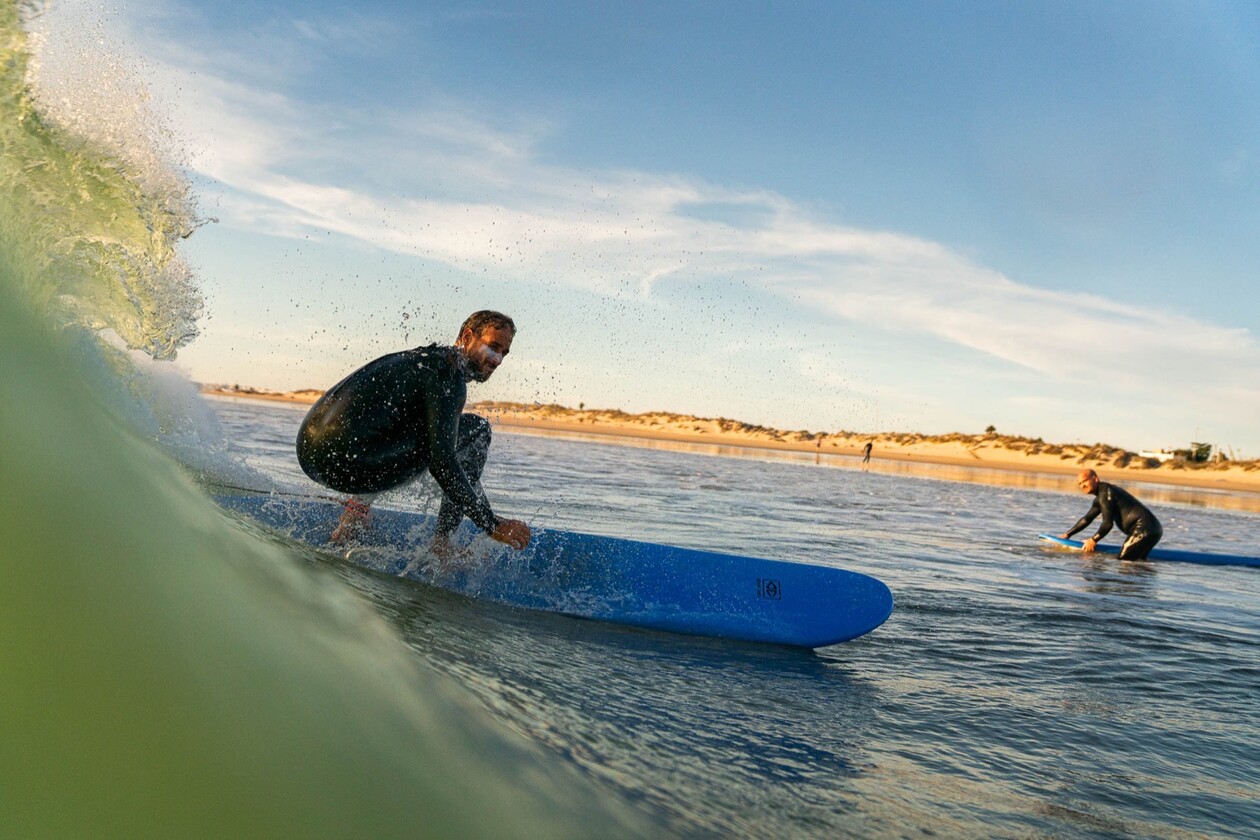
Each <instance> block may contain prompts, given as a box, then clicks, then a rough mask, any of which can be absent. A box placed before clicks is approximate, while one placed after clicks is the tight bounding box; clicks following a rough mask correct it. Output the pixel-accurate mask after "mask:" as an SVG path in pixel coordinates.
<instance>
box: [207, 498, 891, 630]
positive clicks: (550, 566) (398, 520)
mask: <svg viewBox="0 0 1260 840" xmlns="http://www.w3.org/2000/svg"><path fill="white" fill-rule="evenodd" d="M214 498H215V501H216V502H218V504H219V505H220V506H221V507H223V508H225V509H227V510H229V511H233V512H235V513H238V514H242V515H244V516H245V517H248V518H249V519H252V520H254V521H256V522H258V523H261V524H262V525H265V526H267V527H269V528H272V529H275V530H278V531H281V532H283V533H284V534H286V535H288V536H289V537H291V538H293V539H296V540H299V541H301V542H303V543H306V544H308V545H311V546H313V547H315V548H317V549H319V550H321V551H327V552H331V553H335V554H337V555H340V556H343V557H346V558H347V559H349V560H351V561H352V562H355V563H357V564H359V565H362V566H366V567H369V568H373V569H375V570H377V571H380V572H384V573H386V574H392V575H398V576H402V577H407V578H411V579H413V580H417V581H420V582H422V583H426V584H429V585H432V586H438V587H441V588H443V589H449V590H452V591H455V592H460V593H463V594H465V595H469V596H472V597H475V598H483V599H488V600H491V601H496V602H499V603H503V604H511V605H514V606H518V607H526V608H529V609H536V610H546V611H549V612H558V613H563V614H566V615H572V616H579V617H582V618H590V619H596V620H600V621H610V622H616V623H620V624H630V625H635V626H639V627H649V628H653V629H657V630H668V631H673V632H677V633H687V634H692V635H699V636H715V637H720V638H728V639H740V640H744V641H752V642H769V643H774V644H782V645H792V646H795V647H804V648H818V647H824V646H826V645H833V644H837V643H839V642H845V641H848V640H850V639H853V638H856V637H858V636H861V635H863V634H865V633H869V632H870V631H872V630H874V629H875V628H876V627H879V626H880V625H881V624H883V623H884V621H885V620H887V618H888V616H889V615H890V614H891V613H892V608H893V598H892V593H891V592H890V591H889V589H888V587H887V586H885V585H884V583H883V582H882V581H879V580H877V579H875V578H873V577H870V576H868V575H863V574H858V573H857V572H850V571H846V570H844V569H837V568H833V567H830V566H816V565H812V564H808V563H793V562H788V561H782V560H762V559H758V558H754V557H740V556H737V555H730V554H719V553H716V552H711V551H698V550H694V549H687V548H676V547H673V546H667V545H657V544H655V543H649V542H637V541H634V540H625V539H618V538H615V537H604V536H597V535H594V534H583V533H578V532H572V531H561V530H554V529H535V531H534V536H533V540H532V542H531V543H530V546H529V548H527V549H525V550H524V551H514V550H513V549H511V548H508V547H507V546H504V545H502V544H500V543H497V542H494V541H493V540H491V539H489V538H488V537H485V536H484V535H480V534H479V533H478V532H476V531H475V530H474V529H473V528H472V527H471V525H470V523H467V522H465V523H464V525H463V526H462V529H461V531H460V532H457V534H456V539H457V542H466V547H467V553H466V555H465V556H462V557H460V558H456V559H454V560H451V561H448V562H441V561H438V560H437V559H436V558H434V557H433V555H432V554H431V553H430V552H429V551H428V544H429V540H430V538H431V536H432V534H433V527H434V524H435V518H434V517H430V516H425V515H422V514H415V513H406V512H402V511H393V510H383V509H374V510H373V511H372V524H371V527H370V528H369V529H368V531H367V532H366V533H365V534H364V535H363V536H362V537H361V538H360V539H359V540H357V541H356V542H355V543H354V544H352V545H351V546H349V547H348V548H347V547H346V546H340V545H332V544H330V543H329V541H328V537H329V535H330V534H331V533H332V529H333V527H334V525H335V524H336V522H337V518H338V517H339V516H340V514H341V510H342V508H341V505H340V504H337V503H336V502H334V501H332V500H312V499H305V498H289V497H282V496H271V495H265V494H245V493H233V494H225V495H220V494H216V495H215V496H214Z"/></svg>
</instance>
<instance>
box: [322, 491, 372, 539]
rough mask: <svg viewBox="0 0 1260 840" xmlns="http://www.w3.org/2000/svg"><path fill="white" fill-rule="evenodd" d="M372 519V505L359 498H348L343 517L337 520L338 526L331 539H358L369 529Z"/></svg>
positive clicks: (342, 513)
mask: <svg viewBox="0 0 1260 840" xmlns="http://www.w3.org/2000/svg"><path fill="white" fill-rule="evenodd" d="M371 519H372V509H371V508H370V507H368V506H367V505H366V504H364V503H363V502H360V501H359V500H357V499H346V509H345V510H343V511H342V512H341V518H340V519H338V520H337V527H336V528H334V529H333V532H332V536H331V537H329V539H330V540H332V541H333V542H335V543H345V542H350V541H351V540H356V539H358V538H359V536H360V535H361V534H362V533H363V532H364V531H366V530H367V526H368V523H369V522H371Z"/></svg>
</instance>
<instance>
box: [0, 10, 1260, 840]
mask: <svg viewBox="0 0 1260 840" xmlns="http://www.w3.org/2000/svg"><path fill="white" fill-rule="evenodd" d="M22 5H23V6H27V7H33V6H34V5H35V4H22ZM30 49H31V48H30V44H29V42H28V39H27V37H26V35H25V33H24V32H23V30H22V28H21V27H20V26H19V6H18V5H17V4H14V3H11V2H0V53H2V55H0V58H2V59H3V60H2V61H0V80H2V81H0V143H2V151H3V154H2V155H0V383H2V384H3V386H4V399H3V400H0V544H2V545H3V546H4V548H3V550H0V598H2V599H3V600H2V606H3V608H2V609H0V837H4V838H9V837H13V838H44V837H47V838H70V837H128V838H142V837H161V838H169V837H233V838H237V837H272V836H274V837H320V838H324V837H372V838H386V837H442V838H448V837H547V838H552V837H592V836H600V837H622V836H625V837H662V836H671V837H672V836H677V837H765V836H773V837H904V836H921V835H945V836H975V835H981V836H994V837H1028V836H1052V837H1248V836H1251V837H1254V836H1260V835H1258V834H1257V829H1256V828H1255V827H1256V826H1257V825H1260V770H1258V769H1257V768H1260V724H1258V723H1257V711H1260V704H1258V702H1257V698H1258V697H1260V597H1258V596H1260V574H1258V573H1257V570H1256V569H1247V568H1233V567H1220V568H1213V567H1203V566H1193V565H1184V564H1158V563H1119V562H1118V561H1116V560H1112V559H1105V558H1086V557H1082V556H1079V555H1071V554H1063V553H1056V552H1053V551H1048V550H1046V549H1043V548H1042V547H1041V546H1040V545H1039V544H1038V543H1037V542H1036V541H1035V540H1034V535H1035V534H1036V533H1037V532H1038V531H1043V530H1047V529H1049V530H1062V529H1063V528H1065V527H1066V526H1067V525H1068V524H1069V523H1071V522H1072V521H1074V520H1075V519H1076V517H1077V516H1079V514H1080V513H1081V512H1082V511H1083V510H1084V508H1085V507H1086V504H1085V502H1086V501H1087V500H1086V499H1085V498H1084V497H1083V496H1081V495H1079V494H1067V493H1062V492H1056V491H1054V490H1050V489H1045V488H1038V487H993V486H988V485H983V484H973V483H965V482H959V481H952V480H940V479H932V478H924V477H920V476H914V475H897V474H886V473H881V472H878V471H872V472H869V473H863V472H861V471H858V470H853V469H843V468H835V467H833V466H830V465H828V464H813V463H811V462H810V461H809V460H807V459H806V460H803V461H802V460H787V459H780V458H772V457H769V456H766V457H760V458H737V457H716V456H713V455H710V454H706V453H705V452H700V451H697V452H680V451H672V450H666V449H649V448H642V447H621V446H611V445H607V444H601V443H595V442H590V441H575V440H565V439H557V438H547V437H532V436H525V435H513V434H502V433H501V434H498V435H497V436H496V442H495V446H494V449H493V452H492V454H491V459H490V463H489V465H488V467H487V473H486V476H485V484H486V488H487V492H488V494H489V496H490V498H491V499H492V501H493V502H494V504H495V506H496V509H497V510H498V511H499V512H500V513H502V514H506V515H514V516H518V517H521V518H525V519H528V520H529V521H531V522H533V523H535V524H538V525H546V526H550V527H561V528H571V529H579V530H586V531H592V532H597V533H604V534H611V535H615V536H624V537H631V538H636V539H648V540H654V541H658V542H669V543H674V544H679V545H685V546H691V547H696V548H703V549H712V550H719V551H729V552H737V553H743V554H753V555H761V556H766V557H774V558H783V559H793V560H798V561H802V562H810V563H819V564H835V565H839V566H842V567H844V568H848V569H852V570H855V571H860V572H865V573H868V574H872V575H875V576H876V577H879V578H880V579H882V580H884V581H885V582H886V583H888V585H889V586H890V587H891V588H892V590H893V592H894V595H895V597H896V599H897V606H896V609H895V611H894V613H893V615H892V617H891V618H890V619H889V621H888V622H887V623H886V624H885V625H884V626H883V627H881V628H879V629H878V630H876V631H875V632H873V633H871V634H870V635H868V636H865V637H862V638H860V639H857V640H854V641H852V642H849V643H846V644H843V645H838V646H834V647H830V648H825V649H822V650H819V651H813V652H810V651H798V650H790V649H783V648H776V647H770V646H759V645H750V644H737V643H731V642H724V641H721V640H714V639H699V638H689V637H685V636H678V635H671V634H665V633H654V632H648V631H642V630H635V629H631V628H623V627H617V626H612V625H607V624H600V623H597V622H590V621H582V620H577V619H570V618H566V617H563V616H557V615H549V614H541V613H533V612H529V611H523V610H515V609H510V608H505V607H500V606H496V605H493V604H487V603H481V602H477V601H475V600H469V599H466V598H463V597H460V596H456V595H452V594H449V593H445V592H443V591H441V590H437V589H433V588H429V587H425V586H422V585H418V584H415V583H412V582H409V581H403V580H399V579H396V578H391V577H386V576H382V575H379V574H376V573H373V572H371V571H368V570H364V569H360V568H358V567H356V566H354V565H352V564H350V563H347V562H346V561H344V560H340V559H338V558H336V557H331V556H325V555H322V554H318V553H316V552H313V551H311V550H309V549H306V548H304V547H302V546H299V545H295V544H293V543H292V542H291V541H289V540H287V539H286V538H285V537H284V536H283V535H279V534H274V533H269V532H266V531H263V530H260V529H257V528H254V527H251V526H249V525H248V524H246V523H241V522H239V521H237V520H234V519H231V518H229V517H226V516H225V515H223V514H222V513H220V512H219V510H218V509H217V508H216V507H215V506H214V504H213V503H212V502H211V501H210V499H209V496H208V488H210V487H211V486H212V485H215V484H223V483H232V484H237V485H245V486H252V487H259V488H261V487H274V488H280V489H284V490H286V491H289V492H311V491H313V490H314V488H312V486H311V485H310V484H309V482H306V480H305V479H304V478H303V477H302V476H301V474H300V472H299V471H298V470H297V467H296V464H295V463H294V460H293V456H292V448H291V447H292V441H293V438H294V433H295V430H296V426H297V423H298V422H299V420H300V417H301V409H298V408H294V407H290V406H283V405H273V404H264V403H253V402H245V401H224V400H216V401H207V400H204V399H203V398H201V397H200V396H199V395H198V394H197V392H196V390H195V388H193V386H192V385H191V384H189V383H187V382H185V381H183V380H182V379H180V377H179V376H178V375H176V374H175V373H174V372H173V371H172V370H171V369H170V365H169V364H166V363H164V362H161V361H153V360H152V359H153V357H157V358H159V359H161V358H166V357H169V356H170V355H171V354H173V353H175V352H177V351H178V349H179V347H180V346H181V345H183V344H184V343H186V342H187V341H189V340H192V339H193V338H194V337H195V333H196V329H197V319H198V317H199V315H200V310H201V301H200V297H199V294H198V292H197V289H196V283H195V280H194V278H193V277H192V276H191V274H190V272H188V270H187V269H186V268H185V267H184V266H183V265H182V264H181V262H180V260H179V257H178V247H177V246H178V241H179V239H180V237H182V236H183V235H184V234H186V233H187V232H188V231H189V230H191V229H194V228H195V227H196V225H197V224H198V220H197V216H196V212H195V207H194V206H193V204H192V203H191V198H192V197H191V196H190V195H189V194H188V191H187V188H186V186H185V185H184V184H183V183H182V182H181V180H180V179H179V177H178V175H177V173H174V172H172V171H168V170H167V169H165V168H164V164H162V162H161V161H162V156H161V155H156V156H148V155H140V156H134V157H127V156H124V155H121V154H120V153H119V152H118V149H117V148H116V146H114V145H111V143H109V142H106V140H107V139H108V138H104V137H96V136H95V135H93V133H92V129H91V128H90V126H91V125H92V122H91V120H85V119H67V118H66V115H65V114H57V113H54V112H53V111H50V110H49V108H48V106H47V105H46V104H45V100H43V99H41V98H40V96H39V94H38V91H36V90H35V89H33V88H32V86H31V81H30V78H29V76H28V74H27V68H28V62H29V58H30ZM80 116H82V115H80ZM85 126H88V128H86V129H85ZM85 131H86V135H85V133H84V132H85ZM98 140H99V141H100V142H97V141H98ZM1141 494H1142V491H1141V490H1140V489H1139V495H1141ZM1148 498H1155V496H1154V494H1152V496H1150V497H1148ZM1158 498H1159V499H1160V501H1159V502H1158V503H1157V507H1158V512H1159V514H1160V516H1161V519H1162V520H1163V522H1164V524H1165V528H1166V537H1165V544H1166V545H1168V546H1170V547H1171V546H1196V547H1198V548H1201V549H1204V550H1219V551H1223V552H1228V553H1255V552H1256V551H1257V541H1258V540H1257V534H1258V533H1260V530H1258V529H1257V524H1258V521H1257V517H1256V514H1254V513H1248V512H1246V511H1239V510H1230V509H1224V508H1220V507H1213V506H1207V505H1204V504H1202V503H1200V502H1201V500H1199V501H1197V502H1196V501H1194V500H1188V501H1178V500H1177V498H1176V497H1172V496H1159V497H1158ZM382 503H383V504H390V505H393V506H397V507H402V508H423V507H427V506H431V505H432V504H433V498H432V493H431V492H425V490H424V488H416V489H413V490H408V491H406V492H401V493H397V494H394V495H393V496H392V497H390V498H388V499H385V500H383V501H382Z"/></svg>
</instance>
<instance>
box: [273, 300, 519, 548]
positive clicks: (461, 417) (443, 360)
mask: <svg viewBox="0 0 1260 840" xmlns="http://www.w3.org/2000/svg"><path fill="white" fill-rule="evenodd" d="M515 336H516V325H515V324H514V323H513V322H512V319H511V318H509V317H508V316H506V315H504V314H502V313H500V312H492V311H490V310H482V311H480V312H474V313H473V314H472V315H469V316H468V318H467V320H465V321H464V323H463V324H462V325H461V326H460V328H459V335H458V338H457V339H456V341H455V344H454V346H450V347H446V346H439V345H437V344H430V345H428V346H425V347H417V348H415V349H412V350H404V351H401V352H398V353H391V354H389V355H387V356H382V357H381V358H379V359H376V360H375V361H372V362H368V363H367V364H366V365H364V366H363V367H361V368H359V369H358V370H356V371H354V372H353V373H351V374H350V375H349V376H347V377H346V378H345V379H343V380H341V382H339V383H337V384H336V385H334V386H333V387H332V388H331V389H329V391H328V392H327V393H326V394H324V396H323V397H321V398H320V399H319V401H318V402H316V403H315V405H313V406H311V410H310V411H309V412H308V413H307V415H306V419H305V420H303V421H302V426H301V429H300V430H299V431H298V438H297V456H298V463H299V464H301V466H302V470H303V471H304V472H305V473H306V474H307V475H308V476H310V477H311V478H312V479H314V480H315V481H318V482H319V483H320V484H323V485H324V486H326V487H330V488H332V489H333V490H337V491H338V492H341V493H346V494H349V496H350V498H349V499H348V500H347V501H346V506H345V510H344V511H343V512H342V514H341V518H340V520H339V521H338V523H337V527H336V529H335V530H334V531H333V533H332V540H333V542H344V541H345V540H348V539H352V538H354V537H355V536H356V535H358V534H359V533H360V532H362V530H363V529H364V528H365V527H366V526H367V524H368V519H369V514H370V511H371V504H372V500H373V499H374V498H375V497H376V496H377V495H378V494H380V493H383V492H385V491H386V490H392V489H394V488H396V487H400V486H402V485H404V484H407V483H408V482H411V481H414V480H415V479H416V478H418V477H419V476H421V475H423V474H424V473H425V472H426V471H427V472H428V473H429V474H431V475H432V476H433V478H434V479H435V480H436V481H437V483H438V486H439V487H440V488H441V489H442V506H441V508H440V509H439V511H438V524H437V529H436V531H435V533H434V537H433V551H434V553H435V554H437V555H439V556H447V555H449V554H450V553H451V552H452V551H453V549H452V546H451V542H450V536H451V534H452V533H454V531H455V529H456V528H457V527H458V526H459V523H460V522H462V521H463V518H464V517H465V516H467V517H468V518H469V519H471V520H472V521H473V522H474V523H476V525H477V527H478V528H480V529H481V530H483V531H485V532H486V533H487V534H489V535H490V536H491V537H493V538H494V539H496V540H498V541H499V542H502V543H507V544H508V545H510V546H512V547H513V548H516V549H522V548H525V547H526V546H527V545H529V540H530V529H529V525H527V524H526V523H524V522H521V521H519V520H515V519H500V518H499V517H497V516H495V515H494V512H493V511H492V510H491V509H490V502H489V501H487V499H486V496H485V493H484V492H482V489H481V483H480V481H481V470H482V468H483V467H484V466H485V463H486V456H487V455H488V454H489V450H490V424H489V423H488V422H487V421H486V420H485V418H483V417H480V416H478V415H476V414H471V413H469V414H465V413H464V403H465V402H466V401H467V398H468V382H469V381H472V380H475V381H477V382H485V381H486V380H487V379H489V378H490V376H491V374H493V373H494V371H495V369H496V368H498V366H499V365H500V364H501V363H502V362H503V359H504V357H505V356H507V354H508V352H509V351H510V350H511V349H512V339H513V338H514V337H515Z"/></svg>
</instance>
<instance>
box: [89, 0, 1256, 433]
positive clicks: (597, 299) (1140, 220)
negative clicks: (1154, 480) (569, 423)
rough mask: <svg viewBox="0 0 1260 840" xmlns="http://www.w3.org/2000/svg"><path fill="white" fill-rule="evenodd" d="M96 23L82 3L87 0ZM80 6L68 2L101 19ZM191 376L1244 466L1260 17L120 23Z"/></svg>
mask: <svg viewBox="0 0 1260 840" xmlns="http://www.w3.org/2000/svg"><path fill="white" fill-rule="evenodd" d="M69 5H70V7H73V6H74V5H75V4H73V3H71V4H69ZM80 5H81V4H80ZM107 26H108V30H109V32H110V36H109V49H111V50H114V51H116V52H119V53H122V54H126V55H130V56H134V60H135V61H136V63H137V66H138V67H139V71H138V72H139V73H140V74H141V75H142V76H143V78H144V81H145V83H146V84H147V86H148V88H149V89H150V90H151V91H152V93H153V95H154V105H153V108H154V110H155V111H156V113H157V114H159V115H160V117H161V119H162V121H163V123H164V125H165V126H166V128H167V129H168V130H169V133H170V137H171V140H170V143H171V144H172V145H173V147H174V148H175V149H177V150H178V153H177V156H178V157H179V158H180V159H181V161H182V162H183V164H184V165H185V167H186V168H187V170H188V172H189V174H190V177H191V178H192V180H193V184H194V187H195V190H196V193H197V195H198V197H199V201H200V204H201V208H202V211H203V212H204V213H205V214H206V215H207V216H213V217H215V218H216V219H217V220H218V221H217V223H216V224H211V225H207V226H206V227H204V228H202V229H201V230H199V231H198V232H197V234H196V235H194V236H193V237H192V238H191V239H189V240H188V242H187V246H186V259H187V260H188V262H189V263H190V264H191V265H192V267H193V269H194V270H195V272H196V273H197V276H198V277H199V278H200V282H201V285H202V288H203V289H204V291H205V293H206V296H207V299H208V303H209V311H210V317H209V318H208V319H207V320H206V321H205V322H204V323H203V334H202V335H201V337H200V338H198V339H197V341H196V342H194V343H193V344H192V345H191V346H189V347H188V348H187V349H186V350H184V351H183V352H182V353H181V356H180V360H179V364H180V365H181V366H183V367H184V368H185V369H186V370H187V371H188V372H189V373H190V375H191V376H193V377H194V378H196V379H198V380H201V381H215V382H224V381H226V382H239V383H241V384H251V385H256V386H259V387H270V388H302V387H327V386H328V385H331V384H332V383H333V382H334V381H335V380H337V379H338V378H340V377H341V376H342V375H344V374H345V373H347V372H348V371H349V370H351V369H353V368H354V367H356V366H357V365H358V364H360V363H362V362H364V361H367V360H369V359H371V358H373V357H375V356H377V355H380V354H382V353H385V352H389V351H391V350H393V349H399V348H401V347H405V346H410V345H414V344H419V343H427V342H428V341H430V340H440V341H449V340H451V339H453V337H454V336H453V333H454V331H455V328H456V326H457V325H458V323H459V321H460V320H462V318H463V317H464V316H465V315H466V314H467V313H468V312H470V311H472V310H474V309H478V308H483V307H490V308H498V309H503V310H504V311H507V312H509V313H510V314H512V315H513V317H514V318H516V320H517V322H518V325H519V327H520V333H519V335H518V339H517V342H516V345H515V347H514V349H513V353H512V356H511V358H510V359H509V360H508V362H507V363H506V364H505V365H504V366H503V367H502V368H501V369H500V371H499V372H498V373H497V374H496V376H495V378H494V379H493V380H491V382H490V383H487V384H486V385H484V386H481V387H479V388H477V389H475V390H474V392H473V395H472V396H473V399H480V398H486V399H511V400H520V401H526V402H532V401H541V402H559V403H563V404H567V405H572V406H576V405H577V404H579V403H585V404H586V405H587V406H588V407H592V406H596V407H609V408H621V409H623V410H627V411H644V410H666V411H676V412H685V413H694V414H700V415H705V416H725V417H732V418H737V419H741V420H746V421H750V422H757V423H764V424H768V425H774V426H778V427H781V428H789V429H797V428H807V429H810V430H815V431H835V430H839V429H848V430H859V431H871V430H900V431H918V432H925V433H942V432H950V431H963V432H979V431H982V430H983V429H984V428H985V427H986V426H988V425H989V424H993V425H995V426H997V428H998V429H999V431H1003V432H1007V433H1011V434H1023V435H1028V436H1032V437H1038V436H1040V437H1044V438H1045V439H1046V440H1052V441H1060V442H1068V441H1083V442H1093V441H1106V442H1109V443H1114V444H1117V445H1121V446H1126V447H1129V448H1134V449H1137V448H1144V447H1161V446H1185V445H1187V444H1188V443H1189V442H1190V441H1191V440H1203V441H1210V442H1214V443H1217V444H1221V445H1226V446H1230V447H1232V448H1233V450H1234V452H1235V454H1237V455H1239V456H1240V457H1260V427H1258V426H1257V423H1256V420H1255V418H1256V417H1257V416H1260V345H1258V344H1257V340H1256V333H1257V324H1258V323H1260V317H1258V316H1260V295H1258V294H1257V293H1256V282H1255V280H1256V275H1257V266H1258V265H1260V235H1257V231H1258V229H1260V7H1257V6H1256V5H1255V4H1252V3H1163V2H1141V3H1127V2H1112V3H1104V4H1097V3H1092V2H1088V3H1086V2H1082V3H1072V2H1053V3H1006V2H993V3H982V2H969V3H950V2H924V3H917V2H908V3H883V2H865V3H856V2H854V3H849V2H799V3H769V2H766V3H750V2H731V3H717V2H694V3H693V2H677V1H676V2H667V3H624V4H617V3H588V2H572V3H566V2H548V3H537V2H519V3H518V2H498V0H489V1H488V2H481V3H458V4H456V3H424V2H405V3H404V2H398V3H393V2H359V3H355V4H345V3H324V2H303V3H287V2H266V3H262V2H234V3H231V4H207V3H200V4H192V3H182V2H175V0H158V2H150V3H140V2H133V3H131V4H130V5H129V6H127V7H126V8H125V9H124V10H123V11H121V12H119V13H118V14H116V15H115V16H114V17H112V18H111V19H110V20H109V21H108V22H107Z"/></svg>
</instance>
